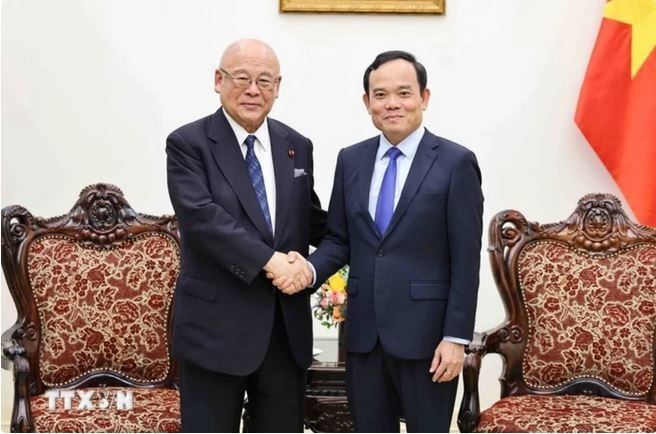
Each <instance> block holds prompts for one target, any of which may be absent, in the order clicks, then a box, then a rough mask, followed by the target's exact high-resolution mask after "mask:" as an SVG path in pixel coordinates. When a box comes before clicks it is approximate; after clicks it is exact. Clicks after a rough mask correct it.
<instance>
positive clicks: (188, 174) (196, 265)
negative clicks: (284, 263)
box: [166, 109, 326, 375]
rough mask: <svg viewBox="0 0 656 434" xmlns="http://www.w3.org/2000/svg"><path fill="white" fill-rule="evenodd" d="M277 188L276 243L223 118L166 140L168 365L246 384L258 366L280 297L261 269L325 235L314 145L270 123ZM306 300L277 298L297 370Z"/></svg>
mask: <svg viewBox="0 0 656 434" xmlns="http://www.w3.org/2000/svg"><path fill="white" fill-rule="evenodd" d="M269 135H270V138H271V152H272V155H273V165H274V172H275V179H276V223H275V224H276V227H275V238H274V237H273V236H272V234H271V232H270V231H269V229H268V226H267V223H266V220H265V219H264V215H263V214H262V211H261V209H260V207H259V204H258V202H257V198H256V196H255V191H254V189H253V186H252V183H251V180H250V177H249V175H248V169H247V167H246V163H245V161H244V157H243V155H242V153H241V150H240V145H239V144H238V143H237V138H236V137H235V134H234V132H233V131H232V128H231V127H230V124H229V123H228V120H227V119H226V117H225V115H224V113H223V111H222V109H219V110H218V111H217V112H216V113H214V114H212V115H210V116H207V117H205V118H202V119H199V120H197V121H195V122H192V123H190V124H187V125H184V126H182V127H181V128H179V129H177V130H175V131H174V132H172V133H171V134H170V135H169V137H168V138H167V141H166V153H167V175H168V188H169V195H170V197H171V202H172V203H173V208H174V209H175V213H176V216H177V217H178V220H179V225H180V235H181V240H182V257H181V270H180V277H179V278H178V282H177V285H176V288H175V301H174V310H173V338H172V350H173V354H174V356H176V357H178V358H180V359H183V360H187V361H190V362H192V363H194V364H196V365H198V366H201V367H204V368H206V369H209V370H212V371H216V372H222V373H227V374H231V375H247V374H250V373H251V372H253V371H255V369H257V367H258V366H259V365H260V364H261V362H262V360H263V359H264V356H265V352H266V350H267V347H268V345H269V338H270V336H271V330H272V325H273V318H274V308H275V303H276V301H275V299H276V292H277V289H275V288H274V287H273V285H272V284H271V282H270V281H269V280H268V279H267V278H266V276H265V275H264V273H263V271H262V267H264V265H265V264H266V263H267V261H268V260H269V259H270V257H271V256H272V255H273V253H274V251H275V250H278V251H282V252H287V251H289V250H296V251H298V252H300V253H301V254H304V255H307V252H308V245H309V244H310V243H312V244H314V245H317V244H318V243H319V241H320V240H321V238H322V237H323V234H324V233H325V224H326V215H325V211H323V210H322V209H321V205H320V203H319V199H318V197H317V195H316V194H315V192H314V178H313V164H312V142H311V141H310V140H309V139H308V138H306V137H303V136H302V135H300V134H299V133H298V132H296V131H295V130H293V129H292V128H290V127H289V126H287V125H285V124H283V123H281V122H278V121H276V120H273V119H269ZM309 297H310V293H309V291H304V292H300V293H298V294H295V295H293V296H287V295H283V294H281V295H280V304H281V309H282V313H283V317H284V321H285V325H286V329H287V334H288V336H289V343H290V346H291V348H292V352H293V354H294V357H295V359H296V361H297V363H298V365H299V366H300V367H302V368H307V367H308V366H309V365H310V363H311V360H312V315H311V312H310V303H309Z"/></svg>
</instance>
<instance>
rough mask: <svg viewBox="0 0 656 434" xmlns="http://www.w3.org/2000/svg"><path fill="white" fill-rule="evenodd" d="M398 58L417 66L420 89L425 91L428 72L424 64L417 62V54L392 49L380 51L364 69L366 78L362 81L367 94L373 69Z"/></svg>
mask: <svg viewBox="0 0 656 434" xmlns="http://www.w3.org/2000/svg"><path fill="white" fill-rule="evenodd" d="M397 59H403V60H406V61H408V62H410V63H412V66H414V67H415V71H416V72H417V81H418V82H419V90H420V91H421V92H423V91H424V89H426V83H427V82H428V74H427V73H426V68H424V65H422V64H421V63H419V62H417V59H415V56H413V55H412V54H410V53H408V52H407V51H399V50H392V51H385V52H384V53H380V54H379V55H378V56H376V58H375V59H374V61H373V62H372V63H371V65H369V66H368V67H367V69H366V70H365V71H364V79H363V80H362V83H363V84H364V91H365V93H366V94H367V95H369V75H370V74H371V71H375V70H376V69H378V68H379V67H380V65H382V64H384V63H387V62H391V61H392V60H397Z"/></svg>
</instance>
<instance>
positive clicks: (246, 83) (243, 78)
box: [219, 68, 280, 90]
mask: <svg viewBox="0 0 656 434" xmlns="http://www.w3.org/2000/svg"><path fill="white" fill-rule="evenodd" d="M219 71H221V73H223V74H225V76H226V77H228V78H229V79H230V80H232V82H233V83H234V84H235V86H237V87H239V88H241V89H246V88H249V87H251V83H252V82H253V78H251V76H250V75H248V74H246V73H244V72H238V73H237V74H236V75H232V74H230V73H229V72H228V71H226V70H225V69H223V68H219ZM278 81H280V77H278V78H275V79H274V78H270V77H267V76H264V77H259V78H258V79H257V80H255V84H257V87H259V88H260V89H261V90H271V89H273V86H275V85H276V84H277V83H278Z"/></svg>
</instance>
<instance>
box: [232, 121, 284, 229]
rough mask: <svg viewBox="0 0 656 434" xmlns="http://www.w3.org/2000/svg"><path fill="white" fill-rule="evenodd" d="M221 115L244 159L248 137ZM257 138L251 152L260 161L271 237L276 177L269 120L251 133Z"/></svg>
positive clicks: (247, 133)
mask: <svg viewBox="0 0 656 434" xmlns="http://www.w3.org/2000/svg"><path fill="white" fill-rule="evenodd" d="M223 113H224V114H225V116H226V119H228V123H229V124H230V126H231V127H232V131H233V132H234V133H235V136H236V137H237V143H239V148H240V149H241V154H242V156H243V157H244V159H245V158H246V151H247V150H248V147H247V146H246V144H245V143H244V142H245V141H246V137H248V136H249V135H250V133H249V132H248V131H246V130H245V129H244V128H243V127H242V126H241V125H239V124H238V123H237V121H235V120H234V119H233V118H232V117H230V115H229V114H228V112H226V111H225V110H223ZM253 135H254V136H255V137H256V138H257V140H255V144H254V145H253V151H254V152H255V156H256V157H257V159H258V160H259V161H260V166H261V167H262V176H263V177H264V189H265V190H266V197H267V203H268V204H269V213H271V216H270V217H271V227H272V230H273V235H275V231H276V175H275V172H274V169H273V154H272V152H271V137H270V136H269V120H268V119H265V120H264V122H262V125H260V128H258V129H257V131H255V132H254V133H253Z"/></svg>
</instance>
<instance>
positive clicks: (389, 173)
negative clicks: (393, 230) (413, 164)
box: [376, 147, 403, 236]
mask: <svg viewBox="0 0 656 434" xmlns="http://www.w3.org/2000/svg"><path fill="white" fill-rule="evenodd" d="M402 154H403V152H401V151H400V150H399V149H397V148H396V147H391V148H389V149H388V150H387V152H386V155H388V156H389V164H388V165H387V169H386V170H385V175H384V176H383V183H382V184H381V186H380V193H379V194H378V203H376V227H377V228H378V232H380V235H381V236H382V235H384V234H385V231H386V230H387V226H389V224H390V221H391V220H392V214H393V213H394V191H395V190H396V159H397V158H399V156H400V155H402Z"/></svg>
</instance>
